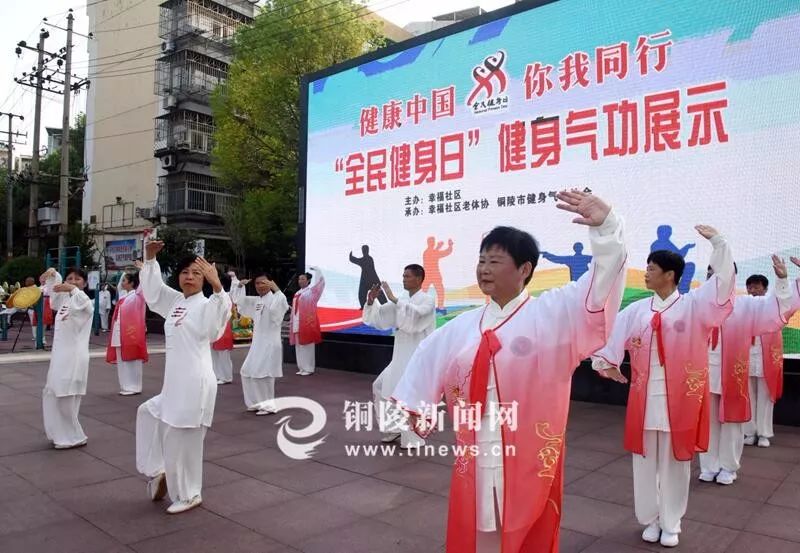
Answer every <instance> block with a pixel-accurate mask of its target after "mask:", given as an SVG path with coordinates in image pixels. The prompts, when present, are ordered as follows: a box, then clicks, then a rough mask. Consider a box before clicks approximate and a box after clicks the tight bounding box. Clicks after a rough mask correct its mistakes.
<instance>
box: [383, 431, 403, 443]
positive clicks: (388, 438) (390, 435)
mask: <svg viewBox="0 0 800 553" xmlns="http://www.w3.org/2000/svg"><path fill="white" fill-rule="evenodd" d="M399 437H400V432H387V433H385V434H384V435H383V437H382V438H381V441H382V442H383V443H385V444H389V443H392V442H393V441H395V440H397V439H398V438H399Z"/></svg>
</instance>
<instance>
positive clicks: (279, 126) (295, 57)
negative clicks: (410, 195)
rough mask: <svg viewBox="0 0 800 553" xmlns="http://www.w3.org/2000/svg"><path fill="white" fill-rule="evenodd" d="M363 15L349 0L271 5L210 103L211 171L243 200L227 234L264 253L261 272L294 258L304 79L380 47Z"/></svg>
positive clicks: (246, 33) (238, 44) (376, 28)
mask: <svg viewBox="0 0 800 553" xmlns="http://www.w3.org/2000/svg"><path fill="white" fill-rule="evenodd" d="M368 15H369V12H368V11H367V10H366V8H363V7H362V6H361V5H360V4H359V3H357V2H354V1H352V0H342V1H340V2H330V1H329V0H307V1H305V2H297V1H296V0H273V1H272V2H269V3H267V4H266V5H265V6H264V7H263V8H261V11H260V13H259V14H258V15H257V16H256V18H255V21H254V22H253V25H252V26H250V27H247V28H245V29H243V30H241V31H240V32H239V33H238V34H237V35H236V41H235V45H234V60H233V63H232V64H231V67H230V71H229V75H228V80H227V84H226V86H225V87H224V89H219V90H218V91H217V93H216V94H215V97H214V98H213V100H212V108H213V112H214V121H215V125H216V132H215V134H214V144H215V146H214V152H213V157H212V164H213V168H214V170H215V172H216V174H217V175H218V178H219V179H220V181H221V182H222V184H224V185H225V186H227V187H229V188H230V189H231V190H232V191H233V192H234V193H235V194H236V195H237V196H239V197H240V198H241V204H240V205H239V206H237V214H238V215H239V217H238V219H237V220H236V221H235V222H233V223H231V224H229V227H230V228H229V229H228V230H229V232H236V231H238V232H242V233H243V235H242V236H241V237H239V238H240V240H241V246H242V247H243V248H246V249H247V250H252V249H257V250H258V251H259V252H260V253H261V256H260V259H258V260H257V263H258V264H275V263H281V261H283V262H284V263H285V261H286V260H287V259H289V258H292V257H293V256H294V253H295V236H296V232H297V169H298V161H299V137H300V124H301V121H300V85H301V78H302V76H303V75H305V74H308V73H312V72H314V71H318V70H320V69H323V68H325V67H328V66H331V65H334V64H337V63H340V62H342V61H345V60H347V59H350V58H353V57H356V56H358V55H360V54H363V53H364V52H366V51H370V50H373V49H375V48H377V47H379V46H381V45H382V44H383V37H382V34H381V28H380V23H378V21H376V20H375V19H374V18H371V17H368ZM233 246H234V248H235V247H236V237H234V244H233ZM237 257H238V255H237ZM248 257H249V256H248Z"/></svg>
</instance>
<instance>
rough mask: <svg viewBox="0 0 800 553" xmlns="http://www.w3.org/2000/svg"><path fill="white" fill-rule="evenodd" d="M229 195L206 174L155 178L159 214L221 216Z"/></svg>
mask: <svg viewBox="0 0 800 553" xmlns="http://www.w3.org/2000/svg"><path fill="white" fill-rule="evenodd" d="M232 198H233V194H231V193H230V192H229V191H228V189H227V188H225V187H223V186H221V185H219V184H218V183H217V180H216V179H215V178H214V177H212V176H209V175H200V174H197V173H180V174H178V175H169V176H163V177H159V179H158V210H159V213H160V214H162V215H166V216H170V215H176V214H180V213H202V214H207V215H217V216H219V217H222V216H224V215H225V214H226V213H227V209H228V206H229V205H230V202H231V200H232Z"/></svg>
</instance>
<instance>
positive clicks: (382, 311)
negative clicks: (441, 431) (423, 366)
mask: <svg viewBox="0 0 800 553" xmlns="http://www.w3.org/2000/svg"><path fill="white" fill-rule="evenodd" d="M424 281H425V269H423V268H422V266H421V265H417V264H412V265H407V266H406V268H405V269H404V270H403V288H404V289H405V290H406V292H407V294H403V295H401V296H400V297H399V298H397V297H396V296H395V295H394V294H393V293H392V290H391V288H390V287H389V284H388V283H386V282H383V283H381V285H377V284H376V285H375V286H373V287H372V289H371V290H370V291H369V294H368V295H367V303H366V304H365V305H364V315H363V320H364V324H367V325H370V326H373V327H375V328H377V329H381V330H386V329H390V328H391V329H395V333H394V348H393V349H392V361H391V363H389V365H388V366H387V367H386V368H385V369H383V371H382V372H381V374H380V376H378V378H376V379H375V382H374V383H373V384H372V394H373V397H374V402H375V411H376V413H377V415H378V420H379V421H381V422H384V420H385V418H386V414H387V412H386V410H387V409H388V408H389V404H388V402H387V401H386V400H388V399H389V398H390V397H391V396H392V392H393V391H394V388H395V386H397V383H398V382H399V381H400V378H401V377H402V376H403V372H404V371H405V370H406V365H407V364H408V360H409V359H411V355H412V354H413V353H414V350H416V349H417V346H418V345H419V343H420V342H421V341H422V340H423V339H424V338H425V337H426V336H428V335H429V334H431V333H432V332H433V331H434V330H436V312H435V302H434V300H433V298H432V297H431V296H429V295H428V294H427V293H425V292H423V291H422V283H423V282H424ZM381 287H383V291H384V292H385V293H386V297H387V298H388V299H389V301H388V302H387V303H385V304H383V305H381V304H380V303H379V302H376V301H375V300H376V299H377V297H378V294H380V292H381ZM381 430H382V431H383V432H384V435H383V439H382V441H384V442H393V441H395V440H396V439H397V438H400V447H402V448H408V447H417V446H421V445H423V444H424V443H425V440H423V439H422V438H420V437H419V436H417V434H416V432H414V431H413V430H402V431H400V432H395V431H394V430H395V429H394V428H391V427H387V428H381Z"/></svg>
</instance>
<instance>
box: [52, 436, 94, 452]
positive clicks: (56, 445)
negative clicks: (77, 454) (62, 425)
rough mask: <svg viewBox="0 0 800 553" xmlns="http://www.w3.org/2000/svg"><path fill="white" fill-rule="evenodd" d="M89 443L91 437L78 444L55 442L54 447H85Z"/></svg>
mask: <svg viewBox="0 0 800 553" xmlns="http://www.w3.org/2000/svg"><path fill="white" fill-rule="evenodd" d="M88 443H89V438H86V439H85V440H82V441H80V442H78V443H77V444H53V448H54V449H73V448H75V447H83V446H85V445H86V444H88Z"/></svg>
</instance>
